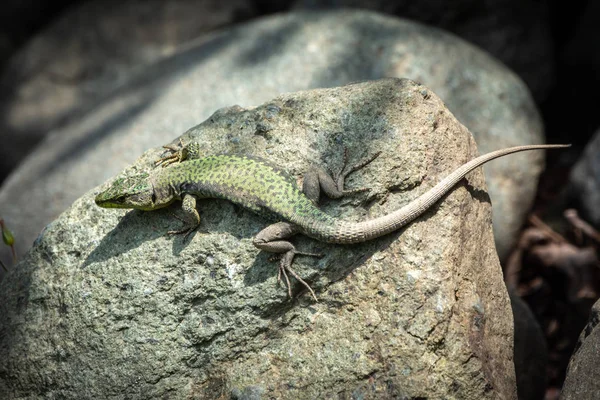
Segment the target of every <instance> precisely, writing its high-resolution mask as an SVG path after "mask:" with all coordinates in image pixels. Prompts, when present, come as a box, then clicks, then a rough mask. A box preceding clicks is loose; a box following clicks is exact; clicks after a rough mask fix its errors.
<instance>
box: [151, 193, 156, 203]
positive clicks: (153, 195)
mask: <svg viewBox="0 0 600 400" xmlns="http://www.w3.org/2000/svg"><path fill="white" fill-rule="evenodd" d="M152 204H156V194H155V193H154V191H152Z"/></svg>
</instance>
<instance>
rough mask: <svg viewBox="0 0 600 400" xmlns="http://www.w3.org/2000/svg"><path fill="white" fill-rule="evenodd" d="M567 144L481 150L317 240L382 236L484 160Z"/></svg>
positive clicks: (417, 213)
mask: <svg viewBox="0 0 600 400" xmlns="http://www.w3.org/2000/svg"><path fill="white" fill-rule="evenodd" d="M569 146H570V145H569V144H548V145H546V144H542V145H527V146H517V147H510V148H507V149H502V150H496V151H493V152H491V153H487V154H484V155H482V156H479V157H477V158H475V159H473V160H471V161H469V162H467V163H465V164H463V165H462V166H460V167H459V168H457V169H456V170H455V171H454V172H452V173H451V174H450V175H448V176H447V177H446V178H444V179H442V180H441V181H440V182H439V183H438V184H437V185H435V186H434V187H432V188H431V189H429V190H428V191H427V192H425V193H424V194H422V195H421V196H419V197H418V198H416V199H415V200H413V201H411V202H410V203H409V204H407V205H406V206H404V207H402V208H400V209H398V210H396V211H394V212H392V213H390V214H388V215H384V216H382V217H378V218H375V219H371V220H367V221H364V222H359V223H349V222H345V221H344V222H341V223H340V224H339V225H338V226H337V227H335V229H334V231H335V232H334V233H333V234H331V235H327V237H322V238H321V240H323V241H326V242H330V243H359V242H364V241H367V240H371V239H375V238H378V237H381V236H384V235H386V234H388V233H391V232H394V231H396V230H398V229H400V228H401V227H403V226H405V225H407V224H408V223H410V222H412V221H413V220H414V219H416V218H417V217H418V216H420V215H421V214H423V213H424V212H425V211H426V210H428V209H429V208H430V207H431V206H432V205H434V204H435V203H436V202H437V201H438V200H440V199H441V198H442V197H443V196H444V195H445V194H446V193H448V192H449V191H450V189H452V188H453V187H454V186H455V185H456V184H457V183H458V182H460V180H461V179H463V178H464V177H465V175H467V174H468V173H469V172H471V171H473V170H474V169H475V168H477V167H480V166H481V165H483V164H485V163H487V162H488V161H491V160H493V159H495V158H499V157H503V156H506V155H508V154H512V153H518V152H521V151H529V150H544V149H559V148H563V147H569Z"/></svg>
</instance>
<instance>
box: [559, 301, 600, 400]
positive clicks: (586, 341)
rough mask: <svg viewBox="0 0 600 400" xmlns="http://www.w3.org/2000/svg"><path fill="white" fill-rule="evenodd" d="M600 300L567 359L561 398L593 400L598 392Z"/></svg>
mask: <svg viewBox="0 0 600 400" xmlns="http://www.w3.org/2000/svg"><path fill="white" fill-rule="evenodd" d="M598 322H600V300H599V301H597V302H596V304H594V306H593V307H592V311H591V312H590V319H589V322H588V324H587V325H586V327H585V328H584V329H583V332H581V336H580V337H579V341H578V342H577V347H576V348H575V351H574V352H573V356H572V357H571V360H570V361H569V368H568V369H567V376H566V378H565V383H564V386H563V390H562V392H561V397H560V398H561V399H562V400H595V399H597V398H598V393H600V371H599V370H598V363H600V356H599V354H600V353H599V349H600V328H599V327H598Z"/></svg>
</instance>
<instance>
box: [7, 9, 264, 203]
mask: <svg viewBox="0 0 600 400" xmlns="http://www.w3.org/2000/svg"><path fill="white" fill-rule="evenodd" d="M19 1H20V3H23V1H22V0H19ZM35 3H36V4H34V5H35V6H36V9H37V12H38V13H39V12H43V11H44V9H43V8H41V9H40V7H41V5H40V4H37V3H39V2H35ZM22 6H23V4H21V7H22ZM42 7H43V6H42ZM27 11H28V13H29V14H31V13H32V11H31V10H27ZM255 14H256V11H255V10H254V8H253V6H252V5H251V4H250V2H249V1H247V0H228V1H220V0H187V1H164V0H128V1H120V0H103V1H100V2H99V1H84V2H81V3H80V4H77V5H76V6H74V7H72V8H71V9H70V10H69V11H67V12H65V13H64V14H63V15H62V16H61V17H59V18H58V19H57V20H56V21H54V22H53V23H52V24H51V25H50V26H49V27H48V28H46V29H45V30H44V32H43V33H42V34H40V35H37V36H36V37H34V38H33V39H32V40H31V41H30V42H29V43H28V44H27V46H24V48H23V49H22V50H21V51H19V52H18V53H17V54H16V55H15V56H14V57H12V59H11V60H10V61H9V62H8V64H7V66H6V68H5V69H4V70H3V71H2V75H1V76H0V87H2V91H1V92H0V110H1V111H2V112H1V113H0V141H1V142H2V143H10V146H2V147H0V182H1V181H2V180H3V179H4V178H5V177H6V175H7V174H8V172H10V170H11V169H13V168H15V166H16V165H17V164H18V163H19V162H20V161H21V160H22V159H23V157H24V156H25V155H26V154H27V153H28V152H29V151H30V150H31V148H32V146H33V145H35V144H36V143H38V142H39V141H40V140H41V139H42V138H43V137H44V136H45V135H46V134H47V133H48V132H49V131H51V130H53V129H57V128H62V127H63V126H64V125H65V123H67V122H68V121H70V120H73V119H78V118H81V116H83V115H85V114H87V113H89V112H90V111H91V110H94V109H95V108H96V107H99V106H100V105H101V104H102V103H104V102H106V101H110V97H111V96H112V95H113V93H114V92H115V91H116V90H118V89H119V88H120V87H121V86H122V85H123V84H127V82H128V81H129V80H130V79H131V77H132V76H136V74H137V73H138V72H139V70H144V69H145V67H147V66H151V65H153V64H154V63H156V62H159V61H160V60H161V59H164V58H165V56H169V55H172V54H173V53H174V52H176V51H177V49H178V48H179V46H181V45H182V44H183V43H186V42H188V41H190V40H192V39H195V38H197V37H199V36H200V35H201V34H203V33H205V32H209V31H211V30H214V29H215V28H218V27H221V26H224V25H228V24H232V23H235V22H239V21H240V20H243V19H248V18H249V17H251V16H253V15H255ZM2 19H3V17H0V22H1V21H2ZM21 19H23V18H22V17H21ZM3 26H4V25H3ZM80 194H81V193H80ZM72 200H74V199H72ZM72 200H71V201H72Z"/></svg>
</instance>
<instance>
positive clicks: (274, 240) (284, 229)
mask: <svg viewBox="0 0 600 400" xmlns="http://www.w3.org/2000/svg"><path fill="white" fill-rule="evenodd" d="M296 233H298V227H297V226H296V225H294V224H291V223H289V222H277V223H275V224H272V225H269V226H267V227H266V228H265V229H263V230H262V231H260V232H259V233H258V234H257V235H256V236H255V237H254V240H253V241H252V244H254V246H255V247H257V248H259V249H260V250H264V251H266V252H269V253H276V254H281V257H280V260H279V273H278V276H277V280H278V281H281V277H282V276H283V277H284V278H285V281H286V284H287V288H288V295H289V296H290V297H292V288H291V285H290V279H289V277H288V274H290V275H292V276H293V277H294V278H296V279H297V280H298V282H300V283H301V284H302V285H304V287H306V288H307V289H308V291H309V292H310V294H311V295H312V297H313V298H314V299H315V301H318V300H317V296H316V295H315V292H314V290H313V289H312V288H311V287H310V285H309V284H308V283H306V282H305V281H304V280H303V279H302V278H301V277H300V276H299V275H298V274H297V273H296V271H294V270H293V269H292V261H294V257H295V256H296V255H304V256H311V257H323V254H316V253H306V252H302V251H298V250H296V247H295V246H294V245H293V244H292V243H291V242H289V241H288V240H286V239H288V238H290V237H291V236H293V235H295V234H296Z"/></svg>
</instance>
